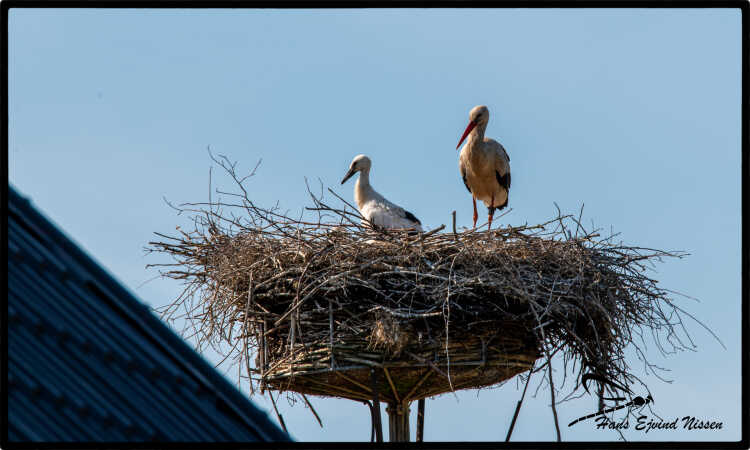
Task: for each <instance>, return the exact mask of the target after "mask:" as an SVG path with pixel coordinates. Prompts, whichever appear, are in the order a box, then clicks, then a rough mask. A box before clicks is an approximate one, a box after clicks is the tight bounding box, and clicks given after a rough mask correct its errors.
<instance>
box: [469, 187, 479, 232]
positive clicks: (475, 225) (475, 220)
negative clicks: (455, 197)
mask: <svg viewBox="0 0 750 450" xmlns="http://www.w3.org/2000/svg"><path fill="white" fill-rule="evenodd" d="M471 200H472V201H473V202H474V225H472V228H476V227H477V219H478V218H479V215H478V214H477V198H476V197H474V196H473V195H472V196H471Z"/></svg>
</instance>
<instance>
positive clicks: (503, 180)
mask: <svg viewBox="0 0 750 450" xmlns="http://www.w3.org/2000/svg"><path fill="white" fill-rule="evenodd" d="M495 178H497V182H498V184H500V186H502V187H503V188H505V190H506V191H510V171H508V172H506V173H505V175H503V176H500V172H498V171H497V170H496V171H495Z"/></svg>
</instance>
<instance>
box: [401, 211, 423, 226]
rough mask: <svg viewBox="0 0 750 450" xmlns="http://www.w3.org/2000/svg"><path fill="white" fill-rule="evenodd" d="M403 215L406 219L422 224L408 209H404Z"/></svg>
mask: <svg viewBox="0 0 750 450" xmlns="http://www.w3.org/2000/svg"><path fill="white" fill-rule="evenodd" d="M404 215H405V216H406V218H407V219H409V220H411V221H412V222H417V223H418V224H420V225H422V222H420V221H419V219H417V217H416V216H415V215H414V214H412V213H410V212H409V211H407V210H404Z"/></svg>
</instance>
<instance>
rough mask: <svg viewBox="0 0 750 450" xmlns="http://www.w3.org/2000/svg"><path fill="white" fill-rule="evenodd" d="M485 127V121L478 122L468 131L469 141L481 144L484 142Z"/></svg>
mask: <svg viewBox="0 0 750 450" xmlns="http://www.w3.org/2000/svg"><path fill="white" fill-rule="evenodd" d="M486 129H487V122H484V123H479V124H477V126H475V127H474V129H473V130H471V133H469V141H473V142H474V145H477V144H479V145H481V144H482V142H484V131H485V130H486Z"/></svg>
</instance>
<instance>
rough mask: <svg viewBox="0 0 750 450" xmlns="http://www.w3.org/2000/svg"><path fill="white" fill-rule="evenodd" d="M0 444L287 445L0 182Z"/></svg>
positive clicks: (276, 431)
mask: <svg viewBox="0 0 750 450" xmlns="http://www.w3.org/2000/svg"><path fill="white" fill-rule="evenodd" d="M8 191H9V193H8V227H7V232H8V310H7V319H8V321H7V323H8V328H7V330H8V331H7V333H8V334H7V344H8V366H7V377H8V384H7V387H8V389H7V395H8V397H7V398H8V415H7V425H8V428H7V430H8V437H7V438H8V441H9V442H17V441H48V442H49V441H53V442H64V441H79V442H80V441H100V442H121V441H127V442H133V441H179V442H195V441H235V442H236V441H241V442H257V441H288V440H289V437H288V435H286V434H285V433H283V432H282V431H281V430H280V429H279V428H278V427H277V426H276V424H275V423H273V422H271V421H270V420H269V418H268V417H267V416H266V414H265V413H264V412H262V411H260V410H259V409H258V408H256V407H255V406H254V405H253V404H252V403H251V402H250V401H249V400H248V399H247V398H246V397H244V396H243V395H242V394H241V393H240V392H239V391H238V390H237V389H235V387H234V386H232V385H231V384H230V383H229V382H228V381H227V380H226V379H224V378H223V377H222V376H221V374H219V373H218V372H216V370H214V368H213V367H211V366H210V365H209V364H208V363H206V361H205V360H203V358H202V357H201V356H200V355H198V354H197V353H195V352H194V351H193V350H192V349H191V348H190V347H189V346H188V345H187V344H186V343H185V342H184V341H182V339H180V338H179V337H178V336H177V335H175V334H174V333H173V332H172V331H170V330H169V329H168V328H167V326H166V325H164V324H163V323H162V322H161V321H160V320H159V319H158V318H157V317H156V316H154V315H153V314H152V313H151V312H150V311H149V309H148V308H147V307H146V306H145V305H143V304H142V303H141V302H140V301H138V300H137V299H136V298H135V297H133V296H132V295H131V294H130V293H129V292H128V291H127V290H125V289H124V288H123V287H122V286H121V285H120V284H119V283H118V282H117V281H116V280H115V279H114V278H112V277H111V276H110V275H108V274H107V273H106V272H105V271H104V270H103V269H102V268H101V267H99V266H98V265H97V264H96V263H95V262H94V261H93V260H92V259H91V258H90V257H88V256H87V255H86V254H85V253H84V252H83V251H82V250H81V249H79V248H78V247H77V246H76V245H75V244H74V243H73V242H71V241H70V240H69V239H68V238H67V237H65V235H64V234H63V233H61V232H60V231H59V230H58V229H57V228H56V227H55V226H54V225H52V224H51V223H50V222H49V221H48V220H47V219H45V218H44V217H43V216H42V215H41V214H39V212H37V211H36V210H35V209H34V208H33V207H32V206H31V205H30V203H29V201H28V200H26V199H25V198H23V197H21V196H20V195H19V194H18V193H17V192H16V191H15V190H14V189H13V188H12V187H10V186H9V188H8Z"/></svg>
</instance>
